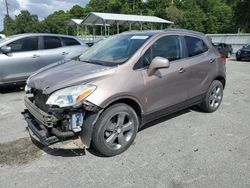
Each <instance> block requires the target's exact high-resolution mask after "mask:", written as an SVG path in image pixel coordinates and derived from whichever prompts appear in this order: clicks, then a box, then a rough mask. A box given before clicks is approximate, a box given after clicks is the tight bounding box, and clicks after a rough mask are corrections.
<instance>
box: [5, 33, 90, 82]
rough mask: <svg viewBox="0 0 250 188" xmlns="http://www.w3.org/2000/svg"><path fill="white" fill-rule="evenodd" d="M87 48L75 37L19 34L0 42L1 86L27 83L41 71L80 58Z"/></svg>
mask: <svg viewBox="0 0 250 188" xmlns="http://www.w3.org/2000/svg"><path fill="white" fill-rule="evenodd" d="M87 48H88V46H87V45H86V44H84V43H83V42H81V41H80V40H79V39H77V38H75V37H72V36H65V35H55V34H20V35H14V36H11V37H7V38H5V39H2V40H1V41H0V86H3V85H11V84H19V83H25V80H26V79H27V78H28V77H29V76H30V75H31V74H32V73H34V72H35V71H37V70H38V69H40V68H42V67H44V66H47V65H49V64H51V63H54V62H56V61H61V60H63V59H71V58H76V57H79V56H80V55H81V54H82V53H83V52H84V51H86V49H87Z"/></svg>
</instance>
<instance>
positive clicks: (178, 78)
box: [23, 30, 226, 156]
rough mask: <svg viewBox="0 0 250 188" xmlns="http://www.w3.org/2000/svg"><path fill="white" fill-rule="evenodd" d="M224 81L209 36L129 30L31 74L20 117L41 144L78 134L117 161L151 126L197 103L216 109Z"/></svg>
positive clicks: (222, 63)
mask: <svg viewBox="0 0 250 188" xmlns="http://www.w3.org/2000/svg"><path fill="white" fill-rule="evenodd" d="M225 83H226V75H225V59H223V58H221V55H220V54H219V53H218V51H217V50H216V49H215V48H214V47H213V46H212V43H211V42H209V41H208V40H207V38H206V36H205V35H204V34H202V33H197V32H193V31H186V30H166V31H144V32H125V33H122V34H118V35H115V36H112V37H109V38H107V39H106V40H103V41H101V42H99V43H98V44H96V45H94V46H93V47H91V48H90V49H89V50H87V51H86V52H85V53H84V54H83V55H82V56H80V60H79V61H76V60H72V61H71V62H69V63H65V64H62V65H55V66H54V67H53V68H50V69H48V70H43V71H40V73H39V72H38V73H37V74H35V75H33V76H31V77H30V78H29V79H28V81H27V86H26V92H27V93H28V95H27V96H26V97H25V106H26V107H27V109H26V110H25V111H24V112H23V115H24V117H25V119H26V121H27V123H28V128H29V130H31V131H30V132H31V133H32V135H35V136H34V137H35V138H37V139H39V140H40V142H41V143H43V144H46V145H49V144H52V143H55V142H58V141H62V140H64V139H74V138H76V137H80V138H81V141H82V146H84V147H86V148H88V147H89V146H90V144H91V143H92V146H93V147H94V148H95V149H96V150H97V151H98V152H100V153H101V154H102V155H105V156H114V155H117V154H120V153H122V152H123V151H125V150H126V149H128V147H129V146H130V145H131V144H132V143H133V141H134V139H135V137H136V134H137V131H138V129H139V128H140V127H142V126H143V125H144V124H145V123H147V122H150V121H152V120H155V119H158V118H160V117H162V116H165V115H168V114H170V113H173V112H176V111H178V110H181V109H184V108H188V107H190V106H193V105H199V106H200V108H201V109H203V110H204V111H205V112H214V111H216V110H217V109H218V108H219V106H220V104H221V101H222V97H223V89H224V87H225ZM155 137H156V138H157V135H156V136H155ZM78 144H79V143H78Z"/></svg>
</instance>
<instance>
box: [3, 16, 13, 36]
mask: <svg viewBox="0 0 250 188" xmlns="http://www.w3.org/2000/svg"><path fill="white" fill-rule="evenodd" d="M15 29H16V26H15V21H14V20H13V19H12V18H10V17H9V16H7V15H6V16H5V17H4V30H3V33H4V34H5V35H7V36H9V35H13V34H15V33H16V32H15Z"/></svg>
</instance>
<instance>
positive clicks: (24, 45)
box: [0, 36, 39, 82]
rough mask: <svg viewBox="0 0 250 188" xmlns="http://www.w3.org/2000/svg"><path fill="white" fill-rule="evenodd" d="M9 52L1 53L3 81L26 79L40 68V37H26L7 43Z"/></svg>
mask: <svg viewBox="0 0 250 188" xmlns="http://www.w3.org/2000/svg"><path fill="white" fill-rule="evenodd" d="M7 46H9V47H11V52H10V53H8V54H2V53H1V54H0V59H1V63H0V75H1V80H2V81H3V82H12V81H24V80H25V79H26V78H27V77H28V76H30V74H32V73H33V72H34V71H36V70H37V69H38V64H37V62H38V59H39V56H38V55H37V54H38V53H39V50H38V37H35V36H34V37H26V38H22V39H19V40H16V41H14V42H11V43H9V44H7Z"/></svg>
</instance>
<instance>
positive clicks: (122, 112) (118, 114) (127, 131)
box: [92, 103, 139, 156]
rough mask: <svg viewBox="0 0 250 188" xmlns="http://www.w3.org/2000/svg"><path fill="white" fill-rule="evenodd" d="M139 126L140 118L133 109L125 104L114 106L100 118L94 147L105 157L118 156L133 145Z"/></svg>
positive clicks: (94, 138)
mask: <svg viewBox="0 0 250 188" xmlns="http://www.w3.org/2000/svg"><path fill="white" fill-rule="evenodd" d="M138 126H139V120H138V116H137V114H136V112H135V111H134V110H133V108H131V107H130V106H128V105H127V104H123V103H117V104H114V105H112V106H110V107H108V108H107V109H106V110H105V111H104V112H103V113H102V114H101V116H100V117H99V118H98V120H97V122H96V125H95V127H94V131H93V136H92V145H93V147H94V149H95V150H96V151H98V152H99V153H100V154H102V155H104V156H114V155H118V154H120V153H122V152H124V151H125V150H127V149H128V148H129V146H130V145H131V144H132V143H133V141H134V139H135V137H136V134H137V131H138Z"/></svg>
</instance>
